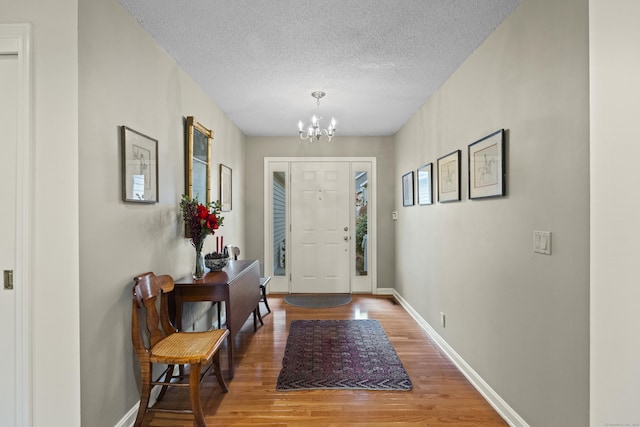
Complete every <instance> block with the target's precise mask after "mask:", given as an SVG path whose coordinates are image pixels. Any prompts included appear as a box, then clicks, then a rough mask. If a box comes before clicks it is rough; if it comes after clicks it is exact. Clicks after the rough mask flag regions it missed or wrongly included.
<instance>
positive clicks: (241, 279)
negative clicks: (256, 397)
mask: <svg viewBox="0 0 640 427" xmlns="http://www.w3.org/2000/svg"><path fill="white" fill-rule="evenodd" d="M173 297H174V299H175V313H176V316H175V320H176V327H177V328H178V329H179V330H182V303H184V302H196V301H214V302H221V301H223V302H224V303H225V314H226V323H227V329H229V335H228V337H227V354H228V357H229V377H230V378H233V375H234V373H235V366H234V362H233V341H234V337H235V336H236V334H237V333H238V332H239V331H240V328H242V325H244V323H245V322H246V320H247V318H248V317H249V316H250V315H251V314H253V313H254V311H255V310H256V309H257V307H258V302H259V301H260V298H261V297H260V266H259V264H258V261H256V260H251V261H247V260H240V261H234V260H230V261H229V264H228V265H227V266H226V267H225V268H223V269H222V270H221V271H210V272H209V273H207V274H205V276H204V277H203V278H202V279H199V280H195V279H194V278H193V277H192V276H186V277H183V278H181V279H179V280H176V281H175V287H174V292H173ZM254 322H255V319H254Z"/></svg>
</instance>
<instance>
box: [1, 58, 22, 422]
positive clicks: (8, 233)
mask: <svg viewBox="0 0 640 427" xmlns="http://www.w3.org/2000/svg"><path fill="white" fill-rule="evenodd" d="M18 86H19V85H18V55H3V54H1V53H0V94H1V95H0V159H2V165H0V200H2V203H1V204H0V270H2V271H0V273H1V274H2V276H0V282H2V285H0V325H2V327H1V328H0V331H1V332H0V342H2V343H4V344H3V346H2V351H0V366H2V370H3V372H4V374H3V375H2V386H0V414H1V415H0V418H1V419H2V423H1V424H2V425H4V426H14V425H16V424H17V407H16V394H17V393H16V390H17V389H16V324H15V319H16V296H15V291H14V290H13V289H5V286H4V275H5V274H4V271H13V270H14V269H15V265H16V172H17V169H16V163H17V161H16V158H17V125H16V123H17V99H18V98H17V97H18V90H17V88H18Z"/></svg>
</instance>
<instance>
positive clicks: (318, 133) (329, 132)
mask: <svg viewBox="0 0 640 427" xmlns="http://www.w3.org/2000/svg"><path fill="white" fill-rule="evenodd" d="M311 96H313V97H314V98H315V99H316V105H317V107H318V113H317V114H314V115H313V117H311V126H309V127H308V128H307V131H306V132H305V131H304V129H303V124H302V120H300V121H299V122H298V134H300V139H302V140H303V141H313V139H314V138H315V139H316V140H318V141H319V140H320V138H321V137H322V136H324V137H325V138H327V141H331V138H333V135H334V134H335V133H336V120H335V119H334V118H333V117H332V118H331V123H330V124H329V127H328V128H327V129H322V128H321V127H320V119H322V117H320V99H321V98H322V97H324V96H325V93H324V92H322V91H320V90H318V91H315V92H313V93H312V94H311Z"/></svg>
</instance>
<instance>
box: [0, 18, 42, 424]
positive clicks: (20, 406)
mask: <svg viewBox="0 0 640 427" xmlns="http://www.w3.org/2000/svg"><path fill="white" fill-rule="evenodd" d="M31 34H32V27H31V24H0V55H17V57H18V58H17V60H18V101H17V144H18V145H17V147H16V148H17V163H16V206H15V209H16V261H15V270H14V274H13V286H14V290H13V292H15V303H16V318H15V334H16V335H15V336H16V345H15V352H16V354H15V356H16V359H15V360H16V390H15V396H16V406H17V412H16V421H17V425H20V426H30V425H31V424H32V396H33V394H32V389H33V386H32V371H33V366H32V361H33V359H32V334H31V330H32V328H31V324H32V321H31V319H32V309H31V307H32V304H31V301H32V297H31V283H32V278H33V263H32V262H31V260H32V258H33V257H32V254H33V247H34V245H33V238H34V236H33V231H32V230H33V228H34V224H35V220H34V214H33V206H35V203H34V197H33V195H34V182H33V181H34V180H33V176H34V172H35V168H34V143H33V132H32V117H33V115H32V111H33V110H32V108H33V99H32V97H33V94H32V87H33V77H32V59H31V55H32V52H31V38H32V35H31ZM0 292H4V289H2V288H0ZM9 348H11V347H9Z"/></svg>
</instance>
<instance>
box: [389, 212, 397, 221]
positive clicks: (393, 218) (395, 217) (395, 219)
mask: <svg viewBox="0 0 640 427" xmlns="http://www.w3.org/2000/svg"><path fill="white" fill-rule="evenodd" d="M391 219H392V220H394V221H397V220H398V212H397V211H393V212H391Z"/></svg>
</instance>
